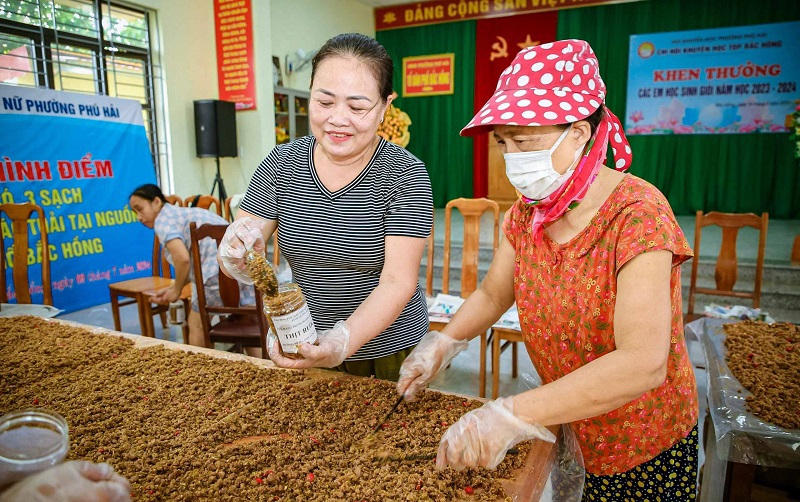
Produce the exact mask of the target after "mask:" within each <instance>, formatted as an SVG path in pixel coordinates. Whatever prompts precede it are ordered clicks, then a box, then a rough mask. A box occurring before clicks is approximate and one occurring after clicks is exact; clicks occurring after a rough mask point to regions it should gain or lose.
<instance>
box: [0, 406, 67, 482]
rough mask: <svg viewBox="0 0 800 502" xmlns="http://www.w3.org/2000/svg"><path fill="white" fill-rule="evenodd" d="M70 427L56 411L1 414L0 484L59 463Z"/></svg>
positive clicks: (38, 409)
mask: <svg viewBox="0 0 800 502" xmlns="http://www.w3.org/2000/svg"><path fill="white" fill-rule="evenodd" d="M67 451H69V427H67V421H66V420H64V417H62V416H61V415H59V414H58V413H56V412H53V411H49V410H45V409H41V408H37V409H28V410H22V411H12V412H10V413H7V414H5V415H3V416H2V417H0V487H3V486H5V485H8V484H10V483H13V482H15V481H19V480H20V479H22V478H24V477H26V476H30V475H31V474H36V473H37V472H41V471H43V470H45V469H47V468H49V467H52V466H54V465H56V464H59V463H61V461H63V460H64V458H65V457H66V456H67Z"/></svg>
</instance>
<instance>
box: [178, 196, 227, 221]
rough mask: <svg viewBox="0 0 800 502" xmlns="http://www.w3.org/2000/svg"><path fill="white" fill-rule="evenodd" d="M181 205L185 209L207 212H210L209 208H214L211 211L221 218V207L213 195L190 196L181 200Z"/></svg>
mask: <svg viewBox="0 0 800 502" xmlns="http://www.w3.org/2000/svg"><path fill="white" fill-rule="evenodd" d="M183 205H184V206H185V207H199V208H202V209H208V210H209V211H212V209H211V206H214V209H213V211H214V212H215V213H217V214H218V215H220V216H222V205H221V204H220V203H219V199H218V198H216V197H214V196H213V195H192V196H191V197H186V198H185V199H183Z"/></svg>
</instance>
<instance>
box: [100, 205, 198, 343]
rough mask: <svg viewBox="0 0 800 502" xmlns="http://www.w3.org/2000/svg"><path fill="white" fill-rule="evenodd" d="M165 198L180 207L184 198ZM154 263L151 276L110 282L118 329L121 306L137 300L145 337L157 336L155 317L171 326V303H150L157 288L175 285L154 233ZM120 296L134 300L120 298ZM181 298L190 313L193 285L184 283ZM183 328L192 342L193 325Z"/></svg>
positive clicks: (117, 327)
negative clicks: (190, 333) (190, 336)
mask: <svg viewBox="0 0 800 502" xmlns="http://www.w3.org/2000/svg"><path fill="white" fill-rule="evenodd" d="M165 198H166V199H167V202H169V203H171V204H174V205H177V206H180V205H181V202H182V200H181V198H180V197H178V196H177V195H166V196H165ZM151 263H152V270H153V274H152V275H151V276H149V277H140V278H138V279H129V280H127V281H120V282H115V283H113V284H109V285H108V292H109V295H110V296H111V315H112V316H113V318H114V329H116V330H117V331H120V330H121V329H122V325H121V322H120V316H119V308H120V307H124V306H126V305H132V304H134V303H135V304H136V305H137V309H138V311H139V326H140V327H141V330H142V335H143V336H149V337H155V328H154V326H153V316H155V315H158V316H159V317H160V318H161V326H162V328H166V327H167V311H169V305H162V304H158V303H152V302H150V296H151V295H152V294H153V293H154V292H155V291H158V290H160V289H164V288H167V287H169V286H172V284H173V278H172V270H171V269H170V265H169V262H167V259H166V258H164V253H163V251H162V246H161V243H160V242H159V240H158V236H155V235H154V236H153V254H152V256H151ZM120 297H124V298H130V299H129V300H123V301H120V300H119V298H120ZM179 299H180V300H181V301H183V306H184V309H185V310H186V314H187V316H188V314H189V311H190V309H191V300H192V286H191V284H187V285H186V286H184V288H183V290H182V291H181V296H180V298H179ZM182 331H183V343H189V327H188V325H187V324H186V323H184V325H183V326H182Z"/></svg>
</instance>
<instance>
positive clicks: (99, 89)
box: [0, 0, 162, 182]
mask: <svg viewBox="0 0 800 502" xmlns="http://www.w3.org/2000/svg"><path fill="white" fill-rule="evenodd" d="M48 1H50V0H38V5H39V6H40V9H41V2H48ZM29 3H33V2H30V0H29ZM87 5H88V4H87ZM91 5H92V8H93V9H94V13H95V18H96V20H97V37H96V38H95V37H89V36H86V35H81V34H77V33H71V32H68V31H63V30H56V29H54V28H49V27H47V26H45V23H44V22H43V20H42V19H41V18H40V19H38V20H37V23H38V24H27V23H23V22H20V21H15V20H11V19H6V18H0V33H4V34H8V35H12V36H17V37H22V38H27V39H29V40H30V41H31V44H32V45H33V47H34V61H35V72H36V78H35V79H34V80H35V82H36V87H39V88H46V89H55V88H56V77H55V70H54V68H55V65H60V63H59V62H58V61H54V60H53V46H54V45H56V44H57V45H61V46H63V45H71V46H74V47H80V48H82V49H86V50H89V51H92V53H93V54H94V56H93V59H94V75H93V80H94V82H95V94H100V95H105V96H110V95H111V89H110V85H109V75H108V74H109V71H114V70H113V69H112V70H109V68H108V67H109V66H110V62H111V61H112V60H113V59H114V58H115V57H116V56H120V57H125V58H129V59H137V60H139V61H141V62H142V68H143V70H144V75H143V77H144V79H143V83H144V101H145V102H144V103H141V105H142V111H143V112H145V113H146V116H147V122H148V123H147V124H145V127H146V130H147V131H149V133H150V135H149V136H150V137H149V138H148V140H149V143H150V154H151V156H152V159H153V167H154V169H155V174H156V179H157V180H159V182H160V178H161V166H160V163H161V162H160V157H161V153H162V152H160V151H159V141H158V138H159V131H158V119H157V117H156V96H155V79H154V71H153V57H152V50H153V48H152V40H153V36H152V35H153V33H152V26H153V23H152V21H153V20H152V18H151V12H150V11H148V10H146V9H143V8H141V7H134V6H131V5H130V4H126V3H123V2H112V1H110V0H91ZM104 7H105V8H107V9H108V12H109V14H113V8H115V7H116V8H119V9H123V10H125V11H127V12H132V13H135V14H141V15H142V17H143V19H144V26H145V27H146V30H147V47H146V48H144V47H138V46H135V45H129V44H123V43H119V42H116V41H114V40H113V39H112V38H113V37H109V38H110V39H109V40H106V39H105V28H104V27H103V18H104V13H103V10H104ZM108 17H110V18H111V19H113V17H112V16H111V15H109V16H108ZM54 22H55V21H54ZM115 81H116V79H115ZM73 92H74V91H73ZM115 94H116V93H115ZM125 99H131V98H125Z"/></svg>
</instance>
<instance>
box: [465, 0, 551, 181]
mask: <svg viewBox="0 0 800 502" xmlns="http://www.w3.org/2000/svg"><path fill="white" fill-rule="evenodd" d="M475 25H476V28H475V75H476V78H475V112H476V113H477V112H478V110H480V109H481V107H482V106H483V105H484V103H486V100H488V99H489V98H490V97H491V95H492V93H493V92H494V90H495V88H496V87H497V79H498V78H500V74H501V73H503V70H505V69H506V67H507V66H508V65H509V64H511V61H512V60H513V59H514V56H516V55H517V53H518V52H519V51H521V50H522V49H524V48H525V47H530V46H532V45H539V44H544V43H547V42H553V41H555V39H556V28H557V27H558V12H555V11H554V12H544V13H541V14H525V15H522V16H514V17H511V18H501V19H482V20H480V21H478V22H477V23H475ZM478 76H480V78H478ZM465 125H466V124H465ZM488 141H489V139H488V138H487V135H486V134H481V135H480V136H476V137H475V139H474V143H473V158H472V165H473V180H474V182H473V183H474V184H473V197H486V195H487V191H488V180H487V174H488V170H489V150H488V148H489V147H488Z"/></svg>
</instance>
